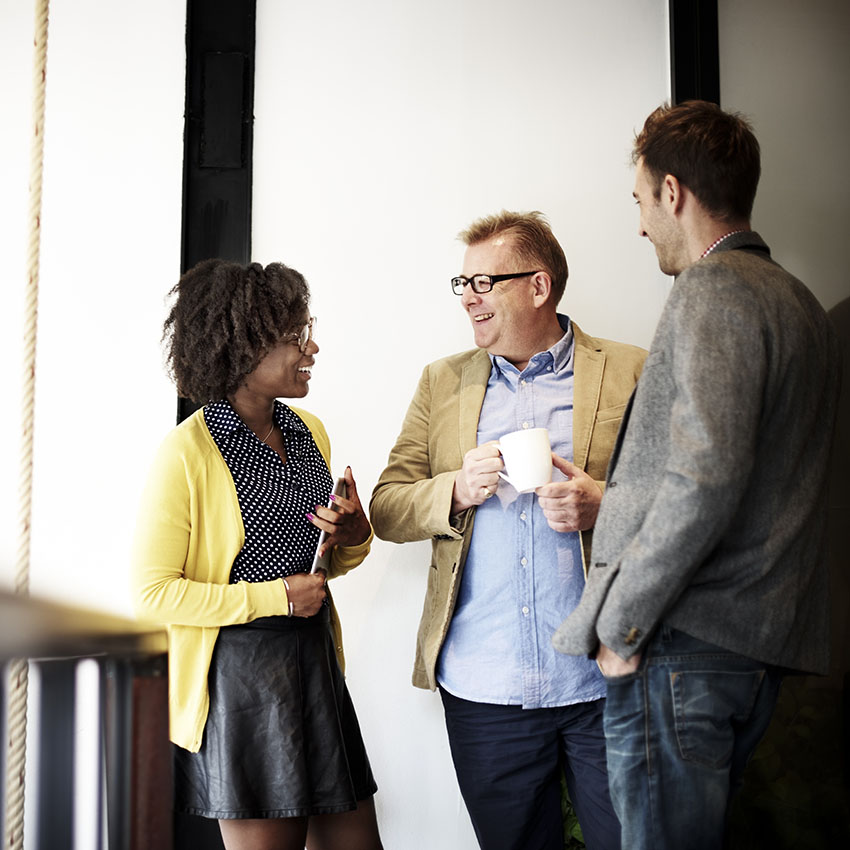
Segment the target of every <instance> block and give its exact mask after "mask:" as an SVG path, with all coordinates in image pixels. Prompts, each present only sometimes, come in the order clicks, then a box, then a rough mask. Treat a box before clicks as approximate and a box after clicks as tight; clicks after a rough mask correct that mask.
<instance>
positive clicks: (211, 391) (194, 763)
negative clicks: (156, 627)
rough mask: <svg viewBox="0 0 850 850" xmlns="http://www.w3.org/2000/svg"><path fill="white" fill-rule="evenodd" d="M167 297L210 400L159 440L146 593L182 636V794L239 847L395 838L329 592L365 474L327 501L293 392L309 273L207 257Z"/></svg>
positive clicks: (173, 647) (154, 613) (312, 431)
mask: <svg viewBox="0 0 850 850" xmlns="http://www.w3.org/2000/svg"><path fill="white" fill-rule="evenodd" d="M171 294H172V296H174V302H173V305H172V308H171V312H170V314H169V316H168V318H167V320H166V322H165V329H164V334H163V338H164V340H165V342H166V349H167V355H168V363H169V367H170V370H171V374H172V376H173V378H174V381H175V383H176V384H177V389H178V392H179V393H180V394H181V395H183V396H185V397H187V398H190V399H192V400H193V401H194V402H196V403H198V404H200V405H203V406H202V407H201V409H200V410H198V411H196V412H195V413H194V414H193V415H192V416H190V417H189V418H188V419H186V420H185V421H184V422H182V423H181V424H180V425H178V426H177V428H175V429H174V430H173V431H172V432H171V433H170V434H169V435H168V436H167V437H166V439H165V441H164V443H163V445H162V446H161V447H160V450H159V452H158V453H157V456H156V459H155V461H154V464H153V468H152V470H151V473H150V477H149V481H148V484H147V487H146V488H145V493H144V496H143V499H142V507H141V510H140V518H139V522H138V527H137V533H136V541H135V545H134V557H133V588H134V596H135V601H136V606H137V609H138V612H139V615H140V616H141V617H143V618H145V619H147V620H149V621H153V622H156V623H159V624H163V625H165V626H167V627H168V631H169V647H170V648H169V671H168V673H169V711H170V736H171V740H172V741H173V742H174V745H175V746H174V778H175V804H176V807H177V809H178V811H182V812H185V813H188V814H194V815H200V816H203V817H207V818H215V819H217V820H218V822H219V826H220V829H221V834H222V839H223V840H224V844H225V847H226V848H227V850H248V848H250V849H251V850H272V848H274V850H290V848H292V850H296V848H297V850H303V848H304V846H305V844H306V846H307V847H308V848H310V850H381V840H380V838H379V835H378V826H377V821H376V817H375V806H374V800H373V797H374V794H375V791H376V788H377V786H376V785H375V781H374V779H373V777H372V771H371V769H370V767H369V760H368V757H367V755H366V750H365V747H364V744H363V739H362V737H361V735H360V728H359V725H358V722H357V716H356V714H355V712H354V707H353V705H352V703H351V699H350V697H349V694H348V690H347V688H346V685H345V679H344V676H343V656H342V640H341V633H340V629H339V620H338V618H337V615H336V611H335V609H334V606H333V602H332V600H331V596H330V592H329V590H328V589H327V580H328V579H331V578H334V577H335V576H338V575H342V574H344V573H346V572H348V570H350V569H352V568H354V567H356V566H357V565H358V564H360V563H361V562H362V561H363V559H364V558H365V557H366V555H367V553H368V551H369V546H370V544H371V541H372V528H371V526H370V524H369V521H368V519H367V518H366V515H365V513H364V511H363V507H362V506H361V504H360V499H359V498H358V495H357V486H356V484H355V482H354V478H353V476H352V473H351V469H350V468H346V470H345V475H344V480H345V491H344V495H338V496H335V495H331V487H332V484H333V479H332V478H331V474H330V444H329V441H328V436H327V434H326V433H325V429H324V426H323V425H322V423H321V422H320V421H319V419H317V418H316V417H315V416H313V415H312V414H310V413H308V412H307V411H305V410H302V409H300V408H297V407H290V406H289V405H287V404H284V403H282V402H281V401H279V399H280V398H287V399H300V398H303V397H304V396H306V395H307V392H308V390H309V384H310V379H311V375H312V368H313V364H314V362H315V357H316V354H317V353H318V351H319V347H318V345H317V344H316V343H315V341H314V340H313V332H314V330H315V321H316V320H315V319H314V318H311V317H310V311H309V298H310V296H309V291H308V289H307V284H306V282H305V280H304V278H303V277H302V276H301V275H300V274H299V273H298V272H297V271H295V270H294V269H290V268H288V267H287V266H285V265H283V264H281V263H272V264H270V265H268V266H266V267H265V268H263V267H262V266H261V265H259V264H258V263H252V264H251V265H249V266H247V267H244V266H241V265H238V264H236V263H229V262H225V261H224V260H206V261H204V262H202V263H199V264H198V265H197V266H195V267H194V268H193V269H191V270H190V271H188V272H187V273H186V274H184V275H183V277H182V278H181V279H180V281H179V283H178V284H177V285H176V286H175V287H174V289H173V290H172V293H171ZM329 499H331V500H333V504H334V509H333V510H331V509H330V508H328V507H327V505H328V504H329ZM322 531H324V532H326V534H327V537H326V539H325V543H324V544H323V545H322V550H321V553H322V554H323V555H324V554H326V555H327V558H326V559H325V560H323V563H325V564H326V565H327V567H326V569H324V570H323V569H317V570H315V571H312V572H311V567H312V565H313V557H314V553H315V551H316V547H317V544H318V540H319V534H320V532H322Z"/></svg>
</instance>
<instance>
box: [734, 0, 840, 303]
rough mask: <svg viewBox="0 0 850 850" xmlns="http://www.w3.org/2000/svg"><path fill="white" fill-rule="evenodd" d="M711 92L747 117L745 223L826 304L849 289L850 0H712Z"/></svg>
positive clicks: (834, 300) (837, 300)
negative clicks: (749, 216)
mask: <svg viewBox="0 0 850 850" xmlns="http://www.w3.org/2000/svg"><path fill="white" fill-rule="evenodd" d="M718 17H719V38H720V101H721V103H722V105H723V107H724V108H726V109H734V110H739V111H740V112H743V113H744V114H746V115H747V116H749V118H750V119H751V120H752V122H753V126H754V128H755V132H756V135H757V136H758V139H759V142H760V143H761V148H762V178H761V184H760V187H759V192H758V195H757V197H756V203H755V207H754V209H753V226H754V227H755V228H756V230H758V231H759V232H760V233H761V235H762V236H763V237H764V239H765V240H766V241H767V243H768V245H770V247H771V251H772V253H773V256H774V257H775V258H776V259H777V260H778V261H779V262H780V263H782V265H784V266H785V267H786V268H787V269H788V270H789V271H790V272H792V273H793V274H795V275H797V276H798V277H799V278H801V279H802V280H803V281H804V282H805V283H806V285H807V286H808V287H809V288H810V289H811V290H812V291H813V292H814V293H815V295H817V297H818V298H819V299H820V302H821V303H822V304H823V306H824V307H825V308H826V309H830V308H832V307H833V306H835V304H837V303H838V302H839V301H842V300H843V299H845V298H847V297H848V296H850V275H848V272H847V263H846V260H845V256H844V254H845V252H844V251H843V250H842V246H843V245H845V244H846V241H847V236H848V233H850V159H848V156H847V139H848V138H850V109H848V103H850V50H848V49H847V48H848V45H849V44H850V3H848V2H847V0H807V2H805V3H800V2H798V0H747V2H746V3H741V2H740V1H739V0H719V2H718Z"/></svg>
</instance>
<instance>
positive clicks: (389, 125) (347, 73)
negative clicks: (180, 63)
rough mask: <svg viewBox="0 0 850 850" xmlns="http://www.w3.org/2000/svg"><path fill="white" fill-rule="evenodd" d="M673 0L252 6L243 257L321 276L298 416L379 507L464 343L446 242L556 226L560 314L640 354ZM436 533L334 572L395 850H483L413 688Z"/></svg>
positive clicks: (451, 248)
mask: <svg viewBox="0 0 850 850" xmlns="http://www.w3.org/2000/svg"><path fill="white" fill-rule="evenodd" d="M666 10H667V3H666V0H639V1H638V2H634V0H629V1H628V2H604V3H596V4H591V3H580V2H554V0H529V2H526V3H522V4H517V3H514V2H506V0H495V2H494V0H461V2H458V0H434V1H433V2H431V3H427V4H421V3H413V2H401V3H399V2H393V0H365V1H364V2H360V3H356V4H353V3H347V2H342V0H324V2H315V3H309V4H308V3H300V4H294V3H279V2H274V0H260V2H259V3H258V10H257V77H256V95H255V96H256V101H255V114H256V121H255V136H254V226H253V239H254V242H253V245H254V250H253V255H254V257H255V258H256V259H258V260H260V261H262V262H264V263H265V262H270V261H272V260H276V259H280V260H282V261H284V262H286V263H288V264H290V265H292V266H294V267H295V268H297V269H299V270H300V271H302V272H303V273H304V274H305V276H306V277H307V279H308V281H309V282H310V284H311V287H312V292H313V302H314V303H313V310H314V313H315V314H316V315H317V316H318V317H319V325H318V334H317V342H318V344H319V346H320V349H321V350H320V352H319V354H318V356H317V365H316V368H315V369H314V372H313V380H312V384H311V391H310V396H309V398H308V399H307V400H306V402H305V403H306V404H307V405H308V406H309V407H310V409H311V410H313V411H314V412H316V413H317V414H319V416H321V417H322V419H323V420H324V421H325V424H326V425H327V428H328V432H329V434H330V436H331V440H332V443H333V453H334V466H335V470H334V472H339V471H341V470H342V469H343V468H344V466H345V465H346V464H351V466H352V468H353V470H354V474H355V477H356V479H357V481H358V485H359V491H360V493H361V496H362V498H363V499H364V501H365V500H367V499H368V497H369V495H370V493H371V490H372V487H373V486H374V484H375V482H376V480H377V477H378V475H379V474H380V472H381V470H382V469H383V466H384V464H385V462H386V458H387V452H388V451H389V449H390V447H391V446H392V444H393V442H394V441H395V438H396V435H397V433H398V429H399V427H400V425H401V421H402V418H403V416H404V412H405V410H406V408H407V405H408V403H409V401H410V398H411V396H412V394H413V390H414V388H415V386H416V383H417V381H418V378H419V374H420V372H421V370H422V367H423V366H424V365H425V364H426V363H427V362H429V361H430V360H433V359H435V358H437V357H440V356H443V355H446V354H450V353H452V352H454V351H460V350H463V349H467V348H470V347H471V346H472V335H471V330H470V327H469V322H468V319H467V318H466V316H465V314H464V313H463V311H462V310H461V307H460V299H459V298H457V297H456V296H454V295H453V294H452V293H451V290H450V288H449V284H448V281H449V278H450V277H452V276H453V275H454V274H456V273H458V272H459V271H460V269H461V258H462V253H463V248H462V246H461V245H460V243H458V242H457V241H456V239H455V236H456V234H457V233H458V231H459V230H461V229H462V228H463V227H465V226H466V225H467V224H469V223H470V221H471V220H472V219H473V218H475V217H478V216H480V215H484V214H487V213H492V212H496V211H498V210H500V209H502V208H507V209H522V210H529V209H539V210H541V211H543V212H544V213H546V214H547V215H548V217H549V219H550V221H551V223H552V226H553V229H554V231H555V233H556V234H557V235H558V237H559V238H560V240H561V242H562V244H563V246H564V249H565V251H566V253H567V259H568V262H569V264H570V279H569V282H568V284H567V291H566V295H565V298H564V300H563V303H562V309H563V310H565V311H566V312H567V313H569V314H570V315H572V316H574V317H575V318H576V319H577V320H578V322H579V323H580V324H581V325H582V327H583V328H584V329H585V330H587V331H589V332H590V333H592V334H596V335H599V336H607V337H613V338H617V339H622V340H625V341H628V342H632V343H636V344H640V345H648V344H649V341H650V339H651V336H652V331H653V328H654V326H655V322H656V320H657V318H658V314H659V310H660V307H661V304H662V303H663V300H664V298H665V296H666V293H667V290H668V287H669V281H668V279H667V278H665V277H664V276H663V275H661V274H660V272H659V271H658V269H657V264H656V260H655V254H654V251H653V250H652V248H651V246H649V245H648V244H646V243H642V240H640V239H638V238H637V214H636V211H635V208H634V204H633V200H632V197H631V191H632V187H633V174H632V170H631V168H630V167H629V155H630V149H631V141H632V138H633V134H634V130H635V128H637V127H640V126H641V124H642V122H643V119H644V118H645V116H646V115H647V113H648V112H649V111H650V110H651V109H652V108H654V107H655V106H656V105H657V104H658V103H659V102H661V101H662V100H664V99H665V98H667V97H669V83H668V65H669V63H668V55H669V53H668V43H667V11H666ZM429 563H430V545H429V543H427V542H422V543H416V544H407V545H405V546H397V545H393V544H388V543H383V542H380V541H377V542H376V543H375V545H374V547H373V550H372V554H371V555H370V556H369V558H368V559H367V560H366V562H365V563H364V564H363V565H362V566H361V567H360V568H359V569H358V570H356V571H355V572H354V573H352V574H351V575H349V576H347V577H346V578H344V579H342V580H340V581H337V582H335V588H334V592H335V597H336V600H337V604H338V605H339V608H340V610H341V613H342V618H343V626H344V633H345V644H346V657H347V659H348V671H347V674H348V681H349V687H350V688H351V691H352V694H353V696H354V700H355V705H356V706H357V708H358V713H359V716H360V722H361V724H362V727H363V731H364V736H365V738H366V743H367V747H368V748H369V753H370V756H371V759H372V762H373V768H374V771H375V775H376V779H377V781H378V784H379V786H380V790H379V793H378V796H377V806H378V811H379V817H380V822H381V827H382V831H383V834H384V838H385V844H386V846H387V848H404V850H433V848H435V847H445V848H463V850H466V849H467V848H473V847H475V846H476V843H475V839H474V836H473V833H472V828H471V826H470V825H469V820H468V817H467V815H466V811H465V809H464V806H463V803H462V800H461V798H460V795H459V792H458V789H457V783H456V780H455V777H454V772H453V769H452V766H451V758H450V755H449V752H448V744H447V741H446V734H445V729H444V725H443V718H442V706H441V704H440V699H439V697H438V696H437V695H436V694H433V693H430V692H427V691H421V690H418V689H415V688H413V687H412V685H411V684H410V675H411V671H412V666H413V650H414V642H415V636H416V629H417V625H418V622H419V615H420V613H421V609H422V602H423V597H424V592H425V582H426V574H427V571H428V565H429Z"/></svg>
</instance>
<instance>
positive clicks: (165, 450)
mask: <svg viewBox="0 0 850 850" xmlns="http://www.w3.org/2000/svg"><path fill="white" fill-rule="evenodd" d="M178 430H179V429H178ZM172 434H175V432H172ZM184 437H185V434H182V435H177V436H172V437H171V438H167V439H166V441H165V443H163V445H162V447H161V448H160V450H159V452H158V454H157V456H156V458H155V460H154V463H153V465H152V468H151V471H150V474H149V477H148V481H147V485H146V487H145V489H144V492H143V495H142V500H141V506H140V510H139V518H138V522H137V526H136V535H135V540H134V544H133V552H132V578H131V586H132V592H133V598H134V602H135V607H136V612H137V615H138V616H139V617H140V618H142V619H145V620H148V621H151V622H156V623H159V624H164V625H191V626H208V627H214V626H226V625H234V624H238V623H246V622H249V621H251V620H253V619H255V618H257V617H265V616H273V615H278V614H285V613H286V612H287V610H288V599H287V595H286V588H285V586H284V584H283V580H282V579H276V580H274V581H266V582H244V581H243V582H239V583H237V584H230V583H229V577H230V568H231V566H232V564H233V559H234V558H235V556H236V554H237V553H238V551H239V549H240V548H241V546H242V540H243V538H244V530H243V528H242V523H241V516H240V515H239V512H238V502H237V501H236V499H235V496H234V497H233V499H229V498H228V495H227V489H226V488H227V487H228V482H227V480H226V479H224V477H223V476H222V475H221V474H220V471H219V470H218V468H217V466H216V465H212V464H205V463H204V462H203V451H202V450H201V449H200V448H199V447H198V446H196V445H189V446H188V447H187V446H186V440H185V439H184ZM222 468H223V467H222ZM201 505H203V510H201Z"/></svg>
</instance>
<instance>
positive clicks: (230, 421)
mask: <svg viewBox="0 0 850 850" xmlns="http://www.w3.org/2000/svg"><path fill="white" fill-rule="evenodd" d="M207 407H208V408H209V410H210V411H212V412H215V414H216V415H217V419H218V421H217V428H216V430H217V431H218V433H219V434H221V435H222V436H227V437H229V436H230V435H232V434H233V433H234V432H235V431H240V430H241V431H250V430H251V429H250V428H249V427H248V426H247V425H246V424H245V423H244V422H243V421H242V417H241V416H240V415H239V414H238V413H237V412H236V411H235V410H234V409H233V406H232V405H231V404H230V402H229V401H228V400H227V399H226V398H224V399H222V400H221V401H215V402H212V403H211V404H209V405H207ZM273 416H274V421H275V424H276V425H277V426H278V427H279V428H280V429H281V430H282V431H294V432H296V433H308V432H309V429H308V428H307V426H306V425H305V424H304V423H303V422H302V421H301V419H300V418H299V417H298V416H296V415H295V414H294V413H293V412H292V411H291V410H290V409H289V408H288V407H287V406H286V405H285V404H284V403H283V402H281V401H278V399H275V402H274V414H273Z"/></svg>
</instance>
